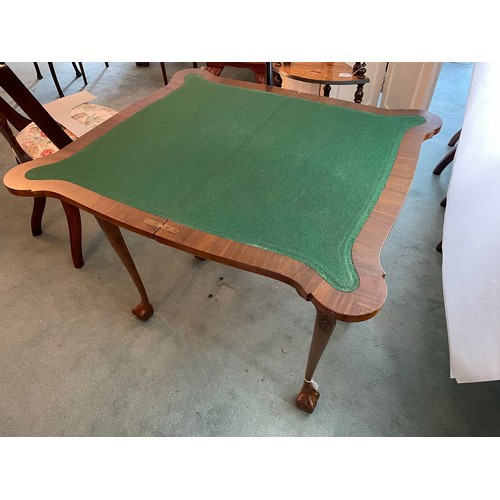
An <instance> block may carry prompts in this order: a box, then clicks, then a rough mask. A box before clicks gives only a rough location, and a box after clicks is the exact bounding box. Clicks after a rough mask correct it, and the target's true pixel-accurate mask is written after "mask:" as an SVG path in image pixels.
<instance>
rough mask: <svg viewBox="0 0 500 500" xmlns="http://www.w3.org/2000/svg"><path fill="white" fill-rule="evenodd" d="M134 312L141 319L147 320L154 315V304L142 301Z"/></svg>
mask: <svg viewBox="0 0 500 500" xmlns="http://www.w3.org/2000/svg"><path fill="white" fill-rule="evenodd" d="M132 312H133V313H134V315H135V316H137V317H138V318H139V319H140V320H141V321H147V320H148V319H149V318H151V316H152V315H153V312H154V311H153V306H152V305H151V304H143V303H142V302H141V303H140V304H138V305H136V306H135V307H134V308H133V309H132Z"/></svg>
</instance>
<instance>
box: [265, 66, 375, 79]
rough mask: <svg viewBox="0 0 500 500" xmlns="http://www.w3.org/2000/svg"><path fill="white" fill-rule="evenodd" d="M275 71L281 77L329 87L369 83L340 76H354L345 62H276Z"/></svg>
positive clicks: (353, 77)
mask: <svg viewBox="0 0 500 500" xmlns="http://www.w3.org/2000/svg"><path fill="white" fill-rule="evenodd" d="M273 69H274V71H276V72H277V73H279V74H280V75H281V76H286V77H288V78H292V79H293V80H299V81H302V82H307V83H322V84H329V85H352V84H358V85H359V84H364V83H368V82H369V81H370V80H369V78H367V77H365V78H359V77H357V76H356V75H354V76H349V77H345V76H340V75H341V74H342V73H345V74H352V67H351V66H349V65H348V64H346V63H343V62H289V63H285V62H276V63H273Z"/></svg>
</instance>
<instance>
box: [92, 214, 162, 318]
mask: <svg viewBox="0 0 500 500" xmlns="http://www.w3.org/2000/svg"><path fill="white" fill-rule="evenodd" d="M96 219H97V222H98V223H99V225H100V226H101V228H102V230H103V232H104V234H105V235H106V238H107V239H108V241H109V242H110V243H111V246H112V247H113V249H114V250H115V252H116V254H117V255H118V257H120V260H121V261H122V262H123V264H124V266H125V268H126V269H127V271H128V273H129V274H130V277H131V278H132V281H133V282H134V284H135V286H136V287H137V290H138V292H139V295H140V296H141V301H140V303H139V304H138V305H137V306H136V307H134V308H133V309H132V312H133V313H134V314H135V315H136V316H137V317H138V318H139V319H141V320H142V321H147V320H148V319H149V318H150V317H151V315H152V314H153V306H152V305H151V303H150V302H149V299H148V296H147V293H146V289H145V288H144V285H143V283H142V280H141V277H140V276H139V273H138V271H137V268H136V267H135V264H134V261H133V260H132V256H131V255H130V252H129V251H128V248H127V245H126V244H125V240H124V239H123V236H122V233H121V232H120V228H119V227H118V226H116V225H115V224H111V223H110V222H107V221H105V220H103V219H99V218H98V217H96Z"/></svg>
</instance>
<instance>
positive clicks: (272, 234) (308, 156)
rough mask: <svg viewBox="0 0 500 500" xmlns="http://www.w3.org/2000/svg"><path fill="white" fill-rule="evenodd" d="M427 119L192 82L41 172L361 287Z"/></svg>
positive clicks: (339, 284) (38, 174)
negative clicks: (375, 235)
mask: <svg viewBox="0 0 500 500" xmlns="http://www.w3.org/2000/svg"><path fill="white" fill-rule="evenodd" d="M423 122H424V119H423V118H421V117H418V116H404V117H392V116H382V115H377V114H372V113H367V112H362V111H357V110H349V109H345V108H342V107H335V106H329V105H325V104H322V103H316V102H310V101H305V100H302V99H297V98H289V97H286V96H281V95H277V94H270V93H265V92H260V91H256V90H248V89H242V88H237V87H233V86H230V85H224V84H218V83H213V82H208V81H206V80H204V79H203V78H201V77H200V76H198V75H189V76H188V77H187V78H186V80H185V83H184V85H183V86H182V87H180V88H179V89H177V90H175V91H174V92H172V93H170V94H169V95H167V96H166V97H164V98H163V99H161V100H160V101H157V102H155V103H154V104H152V105H150V106H149V107H147V108H145V109H144V110H142V111H140V112H139V113H137V114H135V115H134V116H132V117H130V118H128V119H127V120H125V121H124V122H122V123H121V124H119V125H118V126H116V127H115V128H114V129H113V130H111V131H110V132H109V133H107V134H105V135H104V136H102V137H100V138H99V139H97V140H96V141H94V142H93V143H92V144H90V145H89V146H87V147H85V148H84V149H82V150H81V151H79V152H78V153H76V154H74V155H73V156H71V157H70V158H67V159H65V160H62V161H60V162H58V163H55V164H52V165H48V166H44V167H41V168H36V169H32V170H31V171H29V172H28V173H27V177H28V178H29V179H62V180H67V181H70V182H72V183H75V184H78V185H80V186H83V187H85V188H88V189H90V190H92V191H95V192H97V193H100V194H102V195H104V196H107V197H109V198H112V199H114V200H118V201H120V202H122V203H125V204H127V205H131V206H133V207H136V208H138V209H140V210H143V211H145V212H148V213H151V214H154V215H157V216H159V217H164V218H165V219H170V220H172V221H175V222H178V223H181V224H184V225H186V226H189V227H193V228H196V229H200V230H202V231H205V232H207V233H211V234H215V235H217V236H221V237H224V238H228V239H231V240H234V241H238V242H242V243H246V244H248V245H253V246H256V247H259V248H264V249H267V250H271V251H273V252H277V253H279V254H283V255H287V256H290V257H292V258H294V259H296V260H299V261H302V262H304V263H305V264H307V265H308V266H310V267H312V268H313V269H314V270H316V271H317V272H318V273H319V274H320V275H321V276H322V277H323V278H324V279H325V280H326V281H328V282H329V283H330V284H331V285H332V286H333V287H335V288H336V289H338V290H340V291H345V292H349V291H353V290H355V289H356V288H357V287H358V286H359V278H358V275H357V273H356V270H355V269H354V266H353V263H352V258H351V252H352V245H353V243H354V241H355V239H356V236H357V235H358V233H359V231H360V230H361V228H362V226H363V224H364V222H365V220H366V219H367V217H368V215H369V214H370V212H371V210H372V208H373V206H374V205H375V203H376V201H377V199H378V197H379V195H380V193H381V191H382V189H383V187H384V185H385V183H386V181H387V177H388V175H389V174H390V171H391V168H392V165H393V162H394V159H395V157H396V154H397V151H398V148H399V145H400V141H401V139H402V137H403V135H404V133H405V132H406V131H407V130H408V129H409V128H411V127H412V126H416V125H419V124H421V123H423Z"/></svg>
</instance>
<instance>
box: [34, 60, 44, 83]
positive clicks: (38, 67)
mask: <svg viewBox="0 0 500 500" xmlns="http://www.w3.org/2000/svg"><path fill="white" fill-rule="evenodd" d="M33 66H35V71H36V77H37V79H38V80H41V79H42V78H43V75H42V72H41V71H40V66H38V63H36V62H34V63H33Z"/></svg>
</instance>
